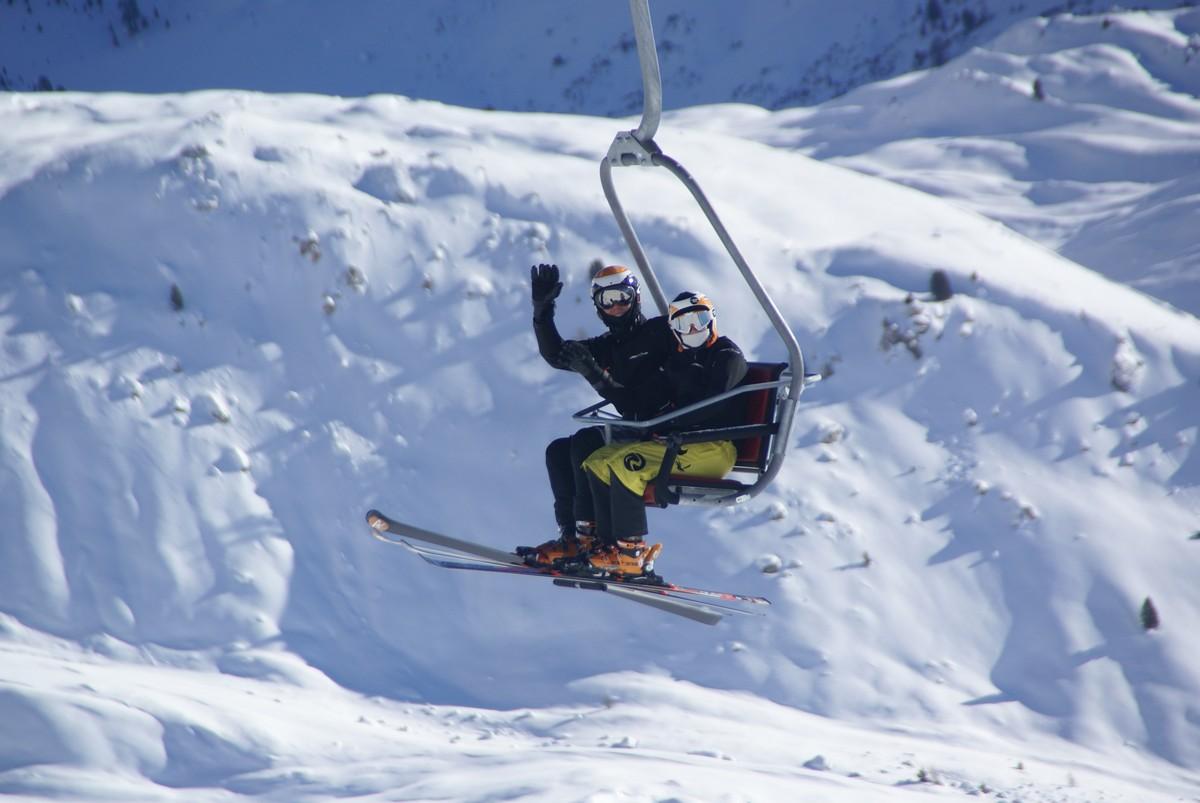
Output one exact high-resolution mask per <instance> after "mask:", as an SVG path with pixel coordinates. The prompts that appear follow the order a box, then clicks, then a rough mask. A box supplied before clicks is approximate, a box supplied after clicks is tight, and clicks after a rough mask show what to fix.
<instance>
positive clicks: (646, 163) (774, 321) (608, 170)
mask: <svg viewBox="0 0 1200 803" xmlns="http://www.w3.org/2000/svg"><path fill="white" fill-rule="evenodd" d="M629 11H630V16H631V17H632V18H633V32H634V36H635V37H636V38H637V51H638V63H639V64H640V65H641V69H642V95H643V108H642V120H641V123H640V124H639V125H638V127H637V128H636V129H634V130H632V131H622V132H620V133H618V134H617V136H616V138H615V139H614V140H613V143H612V145H611V146H609V149H608V153H607V154H606V155H605V157H604V159H603V160H601V162H600V185H601V187H602V188H603V190H604V197H605V198H606V199H607V200H608V205H609V208H610V209H611V210H612V213H613V217H614V218H615V219H616V221H617V226H618V228H620V230H621V234H622V236H623V237H624V238H625V243H626V244H627V245H628V246H629V250H630V252H632V254H633V258H634V261H635V262H636V263H637V266H638V270H639V272H640V273H641V276H642V278H643V281H644V283H645V284H646V285H647V286H648V287H649V290H650V294H651V296H652V297H653V298H654V302H655V304H657V306H658V309H659V312H661V313H663V314H666V312H667V299H666V296H665V295H664V294H663V291H662V286H661V285H660V284H659V281H658V277H657V276H656V275H655V274H654V269H653V268H652V267H651V265H650V260H649V259H647V257H646V252H645V249H643V248H642V244H641V241H640V240H639V239H638V236H637V232H636V231H635V230H634V228H633V224H632V223H630V221H629V216H628V215H627V214H626V212H625V209H624V207H623V206H622V205H621V201H620V198H618V197H617V191H616V188H615V187H614V186H613V178H612V171H613V168H614V167H665V168H666V169H667V170H669V171H670V172H671V174H672V175H674V176H675V177H676V178H677V179H679V181H680V182H682V183H683V185H684V186H685V187H686V188H687V190H688V192H690V193H691V194H692V197H693V198H694V199H695V201H696V203H697V204H698V205H699V206H700V209H701V211H703V212H704V216H705V217H706V218H707V219H708V222H709V224H710V225H711V226H712V227H713V229H714V230H715V231H716V234H717V237H718V238H719V239H720V241H721V244H722V245H723V246H724V247H725V250H726V252H728V254H729V257H730V258H731V259H732V260H733V263H734V264H735V265H736V266H737V268H738V270H739V271H740V272H741V274H742V278H743V279H745V281H746V284H747V285H749V287H750V290H751V292H753V293H754V297H755V298H756V299H757V300H758V303H759V305H760V306H762V308H763V311H764V312H766V314H767V317H768V318H769V319H770V321H771V325H772V326H773V327H774V329H775V331H776V333H778V335H779V337H780V339H781V340H783V343H784V346H785V347H786V348H787V352H788V363H789V364H790V366H791V379H790V382H789V383H788V385H787V387H786V388H781V390H780V398H779V411H778V422H779V437H777V438H776V439H775V441H774V447H773V449H772V451H771V460H770V463H769V464H768V466H767V468H766V470H765V471H764V472H763V474H762V475H761V476H760V477H759V478H758V481H757V482H756V483H754V485H753V486H751V488H750V489H749V490H748V494H749V496H753V495H755V494H757V493H758V492H759V491H761V490H762V489H763V488H765V487H766V486H767V485H768V484H770V482H771V480H773V479H774V478H775V475H776V474H777V473H778V471H779V468H780V467H781V466H782V464H783V458H784V455H785V454H786V453H787V445H788V433H789V432H790V431H791V428H792V418H793V416H794V415H795V407H796V403H797V402H798V401H799V399H800V394H801V393H802V392H803V391H804V386H805V384H806V379H807V381H808V382H811V381H813V380H812V379H808V378H806V376H805V372H804V354H803V352H801V350H800V344H799V343H797V342H796V336H795V335H794V334H792V330H791V328H790V327H789V326H788V324H787V321H785V320H784V318H783V315H782V314H780V312H779V309H778V308H777V307H776V306H775V302H774V301H772V300H771V297H770V295H769V294H768V293H767V291H766V289H765V288H763V286H762V283H761V282H759V280H758V277H757V276H755V275H754V271H752V270H751V269H750V266H749V265H748V264H746V260H745V258H744V257H743V256H742V253H741V251H739V250H738V248H737V246H736V245H735V244H734V242H733V238H732V237H730V235H729V232H728V231H727V230H726V228H725V226H724V224H723V223H722V222H721V219H720V217H719V216H718V215H717V212H716V210H715V209H714V208H713V206H712V204H711V203H709V200H708V197H707V196H705V194H704V191H703V190H701V189H700V185H699V184H697V183H696V180H695V179H693V178H692V176H691V174H690V173H688V171H687V170H685V169H684V167H683V166H682V165H681V164H679V162H677V161H675V160H674V159H672V158H671V157H669V156H667V155H666V154H665V153H663V152H662V149H661V148H659V147H658V145H657V144H656V143H655V142H654V135H655V134H656V133H657V132H658V124H659V121H660V120H661V118H662V75H661V73H660V71H659V66H658V51H657V49H656V47H655V44H654V28H653V25H652V24H651V21H650V5H649V0H629ZM581 412H582V411H581ZM576 420H580V416H579V415H578V414H577V415H576ZM627 423H628V422H627Z"/></svg>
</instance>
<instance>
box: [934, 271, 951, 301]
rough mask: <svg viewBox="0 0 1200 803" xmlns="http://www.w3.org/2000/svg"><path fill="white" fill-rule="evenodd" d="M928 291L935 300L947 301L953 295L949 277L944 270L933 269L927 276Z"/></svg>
mask: <svg viewBox="0 0 1200 803" xmlns="http://www.w3.org/2000/svg"><path fill="white" fill-rule="evenodd" d="M929 292H931V293H933V299H934V300H935V301H949V300H950V299H951V298H952V297H953V296H954V290H953V289H951V287H950V277H949V276H947V275H946V271H944V270H935V271H934V272H933V274H932V275H931V276H930V277H929Z"/></svg>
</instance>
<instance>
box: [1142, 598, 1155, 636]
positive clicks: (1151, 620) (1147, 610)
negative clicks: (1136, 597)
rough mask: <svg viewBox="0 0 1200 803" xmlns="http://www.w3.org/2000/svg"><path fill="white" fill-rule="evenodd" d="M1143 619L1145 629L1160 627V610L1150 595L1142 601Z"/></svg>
mask: <svg viewBox="0 0 1200 803" xmlns="http://www.w3.org/2000/svg"><path fill="white" fill-rule="evenodd" d="M1141 619H1142V629H1143V630H1156V629H1158V624H1159V622H1158V610H1157V609H1156V608H1155V607H1154V603H1153V602H1152V601H1151V600H1150V598H1149V597H1146V601H1145V602H1143V603H1142V613H1141Z"/></svg>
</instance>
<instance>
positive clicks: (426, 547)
mask: <svg viewBox="0 0 1200 803" xmlns="http://www.w3.org/2000/svg"><path fill="white" fill-rule="evenodd" d="M366 518H367V523H368V524H369V525H370V526H371V534H372V535H374V536H375V537H376V538H378V539H379V540H381V541H384V542H386V543H389V544H394V545H397V546H405V547H408V548H409V549H410V550H412V551H414V552H416V553H417V554H418V555H420V556H421V557H422V558H424V559H425V560H427V561H428V562H430V563H432V564H434V565H439V562H441V563H454V562H459V563H469V564H470V565H467V566H445V567H444V568H464V569H474V570H482V571H502V572H504V573H509V574H530V575H533V576H540V577H549V578H551V579H553V580H554V581H555V585H558V586H561V587H565V588H577V589H588V590H599V591H606V592H608V593H610V594H612V595H614V596H617V597H620V598H622V599H628V600H630V601H632V602H638V603H641V604H644V605H649V606H651V607H654V608H657V609H659V610H664V611H666V612H668V613H673V614H676V615H678V616H683V617H685V618H688V619H691V620H693V621H697V622H701V623H703V624H709V625H712V624H716V623H717V622H719V621H721V619H722V618H723V614H722V613H721V612H720V611H719V610H717V609H721V610H725V611H729V612H737V613H742V614H745V613H749V612H748V611H744V610H742V609H739V608H734V607H731V606H728V605H720V604H716V603H714V602H712V600H721V601H725V602H740V603H749V604H754V605H770V601H769V600H767V599H765V598H764V597H753V596H748V595H743V594H732V593H729V592H723V591H708V590H706V589H697V588H688V587H686V586H677V585H674V584H671V583H666V584H662V585H648V584H638V583H629V582H622V581H615V580H606V579H593V578H590V577H575V576H573V575H567V574H563V573H562V572H553V573H552V572H551V571H548V570H542V569H539V568H535V567H532V566H529V565H528V564H526V563H525V561H524V560H523V559H522V558H521V557H520V556H519V555H516V554H514V553H512V552H505V551H503V550H499V549H493V548H492V547H488V546H484V545H483V544H477V543H475V542H473V541H466V540H463V539H460V538H454V537H452V536H448V535H443V534H442V533H436V532H433V531H431V530H425V529H422V528H420V527H416V526H413V525H411V524H405V523H404V522H400V521H396V520H395V519H392V518H390V517H388V516H386V515H384V514H383V513H380V512H379V511H378V510H370V511H368V512H367V515H366ZM409 541H418V542H420V545H419V546H418V545H417V544H412V543H409ZM431 547H438V548H440V549H433V548H431ZM464 559H466V560H464ZM692 597H695V598H692Z"/></svg>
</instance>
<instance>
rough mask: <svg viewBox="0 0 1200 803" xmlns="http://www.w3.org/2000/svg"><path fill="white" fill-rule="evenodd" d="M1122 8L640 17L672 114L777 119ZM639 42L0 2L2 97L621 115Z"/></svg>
mask: <svg viewBox="0 0 1200 803" xmlns="http://www.w3.org/2000/svg"><path fill="white" fill-rule="evenodd" d="M1190 4H1191V5H1194V3H1190ZM1183 5H1189V2H1188V1H1187V0H1144V2H1140V3H1138V7H1139V8H1151V9H1155V8H1170V7H1173V6H1183ZM1122 6H1123V4H1121V3H1117V2H1113V0H1067V1H1066V2H1064V1H1063V0H899V1H897V2H889V3H880V2H877V0H849V1H848V2H841V3H827V2H822V1H821V0H755V2H753V3H734V2H722V3H714V2H710V3H704V4H697V3H694V2H687V0H654V2H652V3H651V12H652V16H653V19H654V26H655V31H656V35H657V39H658V44H659V50H660V53H661V61H662V67H663V82H664V90H665V98H666V103H667V105H668V107H669V108H682V107H686V106H695V105H697V104H702V103H718V102H726V101H741V102H745V103H753V104H757V105H760V106H765V107H768V108H781V107H785V106H797V105H801V104H804V105H807V104H811V103H817V102H820V101H822V100H826V99H828V98H831V97H834V96H836V95H839V94H841V93H843V92H845V91H846V90H848V89H851V88H853V87H855V86H859V85H861V84H863V83H867V82H870V81H877V80H879V79H882V78H889V77H892V76H894V75H899V74H902V73H906V72H908V71H910V70H914V69H920V68H924V67H931V66H936V65H939V64H942V63H944V62H945V61H946V60H947V59H949V58H952V57H954V56H956V55H958V54H960V53H962V52H964V51H966V50H967V49H968V48H970V47H971V46H972V45H974V44H978V43H980V42H984V41H987V40H988V39H991V38H993V37H995V36H996V35H997V34H999V33H1000V32H1002V31H1004V30H1005V29H1007V28H1008V27H1009V26H1011V25H1012V24H1013V22H1015V21H1017V20H1022V19H1029V18H1032V17H1035V16H1037V15H1039V14H1051V13H1063V12H1073V13H1076V14H1087V13H1099V12H1103V11H1107V10H1113V9H1119V8H1121V7H1122ZM633 47H634V42H633V36H632V32H631V30H630V25H629V10H628V3H627V2H625V0H573V2H570V3H563V2H558V0H520V2H497V1H496V0H457V1H456V2H454V3H445V2H439V0H406V2H404V3H395V2H390V0H358V2H355V3H354V4H353V5H352V6H347V5H346V4H343V3H333V2H328V1H327V0H289V2H287V3H279V2H276V3H263V2H253V1H252V0H206V2H204V3H203V4H199V5H197V4H196V3H194V2H189V0H117V2H108V3H104V2H101V1H100V0H17V2H9V3H7V4H4V3H0V88H11V89H17V90H24V89H32V88H35V87H36V86H38V85H42V86H50V87H60V86H61V87H65V88H67V89H70V90H78V91H113V90H116V91H122V90H123V91H133V92H178V91H187V90H193V89H208V88H214V87H220V88H231V89H253V90H260V91H267V92H320V93H325V94H332V95H369V94H374V93H377V92H391V93H398V94H402V95H407V96H410V97H420V98H427V99H430V100H440V101H443V102H446V103H452V104H455V105H460V106H473V107H476V108H483V107H489V106H491V107H496V108H501V109H519V110H532V111H552V112H572V113H584V114H630V113H633V112H635V111H638V110H640V108H641V85H640V82H639V81H638V73H637V67H636V64H632V63H631V62H630V60H629V58H628V56H629V54H630V52H631V51H632V49H633Z"/></svg>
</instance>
